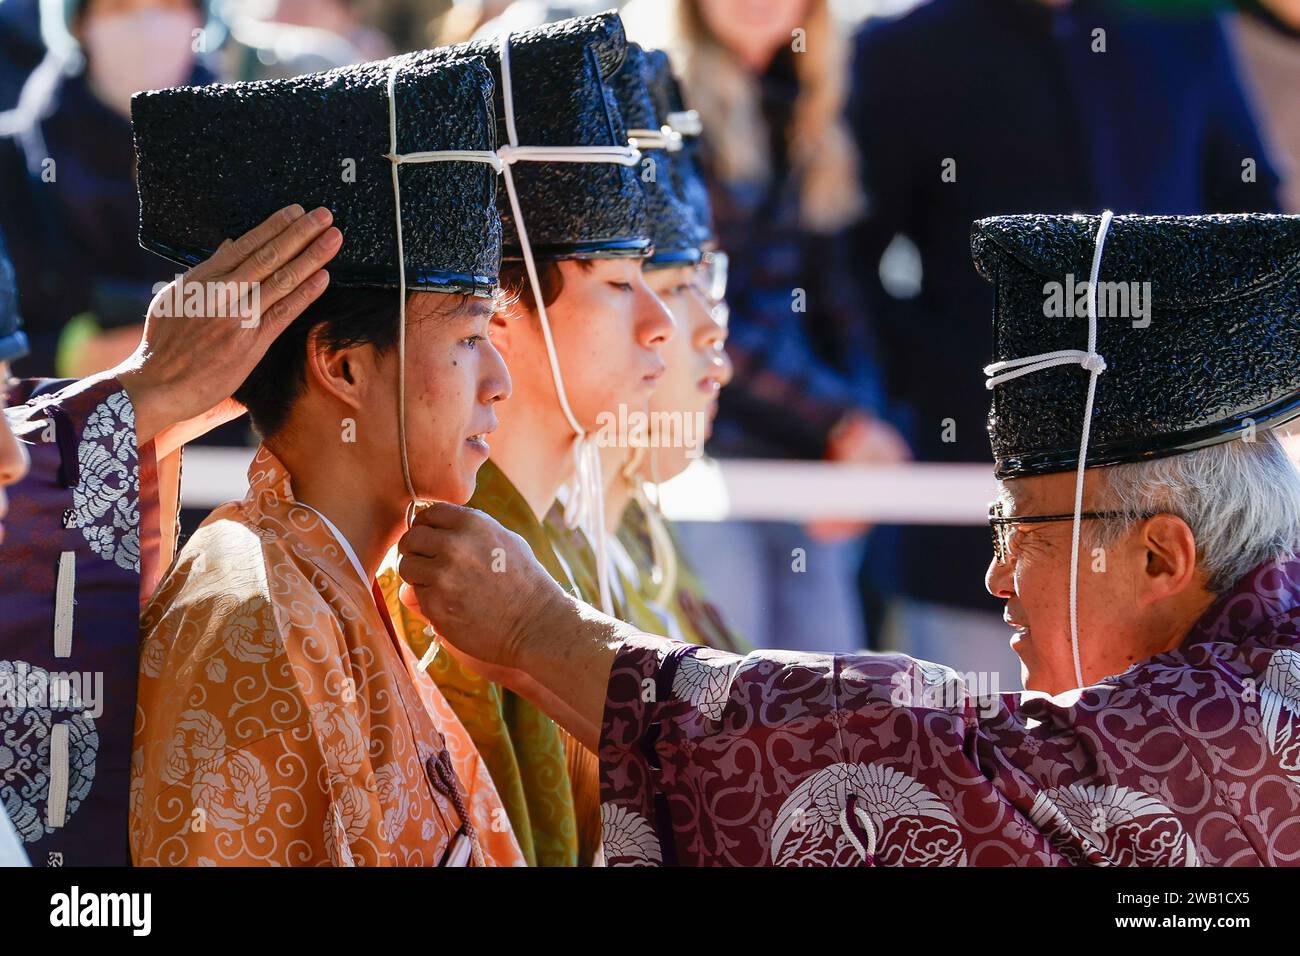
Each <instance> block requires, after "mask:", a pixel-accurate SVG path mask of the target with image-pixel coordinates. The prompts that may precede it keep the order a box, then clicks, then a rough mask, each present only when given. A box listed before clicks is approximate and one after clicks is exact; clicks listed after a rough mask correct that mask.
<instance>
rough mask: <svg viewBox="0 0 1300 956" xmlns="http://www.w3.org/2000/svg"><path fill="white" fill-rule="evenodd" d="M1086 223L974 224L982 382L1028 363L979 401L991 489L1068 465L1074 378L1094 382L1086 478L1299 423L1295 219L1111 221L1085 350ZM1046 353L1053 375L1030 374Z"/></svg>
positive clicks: (1092, 247)
mask: <svg viewBox="0 0 1300 956" xmlns="http://www.w3.org/2000/svg"><path fill="white" fill-rule="evenodd" d="M1101 224H1102V220H1101V218H1100V217H1097V216H1003V217H997V218H993V219H984V220H981V221H979V222H977V223H976V224H975V227H974V232H973V234H972V238H971V247H972V252H973V256H974V259H975V266H976V268H977V269H978V270H979V272H980V274H981V275H983V276H984V277H985V278H986V279H988V280H989V281H990V282H992V283H993V285H994V287H995V290H996V305H995V310H994V317H993V359H994V362H995V365H992V366H990V367H989V368H988V369H986V372H989V373H991V374H993V375H995V376H997V375H1000V374H1006V373H1005V371H1004V370H1005V369H1008V368H1012V370H1013V371H1015V369H1014V366H1016V365H1017V364H1018V363H1017V360H1022V359H1026V358H1028V357H1033V358H1035V359H1037V360H1038V361H1037V362H1035V363H1034V365H1035V366H1036V367H1035V368H1034V369H1033V370H1031V371H1029V373H1028V374H1021V375H1020V377H1016V378H1011V379H1010V380H1004V381H1000V382H998V383H997V384H996V385H994V387H993V403H992V407H991V410H990V412H989V424H988V429H989V437H990V440H991V442H992V445H993V455H994V458H995V460H996V463H997V464H996V474H997V477H998V478H1016V477H1023V476H1028V475H1041V474H1049V473H1052V472H1059V471H1069V470H1074V469H1075V468H1077V467H1078V461H1079V448H1080V437H1081V432H1082V427H1083V423H1084V415H1085V405H1086V398H1087V392H1088V387H1089V380H1090V378H1092V374H1091V372H1090V371H1088V370H1087V369H1088V368H1089V367H1095V368H1097V369H1098V370H1099V373H1098V374H1097V375H1096V385H1095V395H1094V402H1093V408H1092V415H1091V421H1090V429H1089V442H1088V451H1087V458H1086V466H1087V467H1095V466H1100V465H1113V464H1119V463H1121V462H1135V461H1144V460H1147V459H1152V458H1160V457H1164V456H1167V455H1175V454H1180V453H1182V452H1187V451H1192V450H1194V449H1197V448H1202V447H1205V446H1207V445H1213V444H1216V443H1219V442H1224V441H1229V440H1231V439H1233V438H1235V437H1238V436H1239V435H1241V434H1242V433H1243V432H1246V431H1247V430H1248V429H1263V428H1267V427H1271V426H1274V425H1280V424H1282V423H1284V422H1287V421H1289V420H1291V419H1293V418H1295V417H1297V416H1298V415H1300V216H1272V215H1233V216H1186V217H1184V216H1116V217H1114V219H1113V220H1111V221H1110V222H1109V229H1108V230H1107V231H1105V233H1104V242H1103V243H1100V245H1101V250H1100V261H1099V274H1098V281H1097V296H1096V316H1097V318H1096V342H1095V348H1094V349H1091V350H1090V349H1089V348H1088V326H1089V322H1088V308H1087V286H1086V285H1085V284H1086V283H1087V282H1088V280H1089V276H1090V270H1091V267H1092V263H1093V259H1094V256H1095V255H1096V254H1097V246H1098V245H1099V243H1098V242H1097V238H1098V232H1099V227H1100V226H1101ZM1094 353H1095V356H1100V362H1098V361H1096V360H1095V359H1094V358H1092V357H1089V356H1092V355H1093V354H1094ZM1053 355H1057V357H1058V358H1059V359H1060V360H1061V361H1064V363H1065V364H1059V365H1054V366H1048V367H1045V366H1044V365H1043V363H1044V362H1051V361H1053V359H1052V358H1051V356H1053ZM1081 357H1082V358H1081ZM1084 360H1086V362H1085V364H1084V365H1083V367H1081V364H1080V362H1081V361H1084ZM996 363H1002V364H996ZM1103 365H1104V370H1102V369H1103ZM1023 367H1024V366H1021V368H1022V369H1023ZM990 381H992V379H990Z"/></svg>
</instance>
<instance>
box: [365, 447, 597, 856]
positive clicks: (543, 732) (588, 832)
mask: <svg viewBox="0 0 1300 956" xmlns="http://www.w3.org/2000/svg"><path fill="white" fill-rule="evenodd" d="M469 504H470V506H471V507H473V508H478V509H479V510H480V511H483V512H485V513H487V514H490V515H491V516H492V517H493V518H495V519H496V520H497V521H499V522H500V523H501V524H502V525H504V526H505V527H507V528H509V529H510V530H511V531H513V532H515V533H516V534H518V535H519V536H520V537H522V538H523V539H524V540H525V541H527V542H528V545H529V547H530V548H532V550H533V554H534V555H535V556H536V557H537V560H538V561H540V562H541V564H542V566H543V567H544V568H546V570H547V571H549V572H550V574H551V576H552V577H553V578H555V580H556V581H558V582H559V583H560V585H561V586H563V587H564V588H566V589H568V590H569V591H570V592H571V593H573V594H574V595H576V596H577V597H579V598H581V599H582V600H584V601H588V602H590V601H592V600H593V598H594V597H595V595H593V594H592V593H591V592H590V591H588V590H584V589H583V588H582V587H581V586H580V585H581V583H582V582H583V581H584V580H585V581H587V582H588V586H590V582H592V581H594V578H591V577H589V576H588V575H589V572H587V571H586V570H585V569H579V572H578V578H579V580H577V581H575V578H574V574H573V573H572V572H571V570H570V568H569V567H567V566H566V563H565V562H564V561H563V560H561V559H560V558H559V557H558V556H557V555H556V553H555V550H554V549H553V548H552V546H551V543H550V540H549V539H548V537H547V534H546V532H545V530H544V529H543V527H542V524H541V522H540V521H538V519H537V517H536V515H534V514H533V511H532V508H531V507H530V506H529V505H528V502H527V501H525V500H524V497H523V496H522V495H521V494H520V493H519V491H518V490H517V489H516V488H515V486H514V485H513V484H512V483H511V482H510V480H509V479H508V478H507V477H506V476H505V474H504V473H503V472H502V471H501V469H500V468H498V467H497V466H496V465H495V464H494V463H493V462H491V461H488V462H486V463H485V464H484V465H483V467H482V468H481V469H479V474H478V483H477V487H476V489H475V492H474V497H473V498H471V499H470V502H469ZM400 584H401V582H400V580H399V579H398V577H397V573H396V570H395V569H394V568H393V567H391V566H389V567H385V568H384V569H383V570H382V571H381V573H380V576H379V586H380V589H381V590H382V591H383V593H384V598H385V601H386V602H387V605H388V608H389V612H390V614H391V615H392V617H393V621H394V623H395V625H396V627H397V628H398V630H399V631H400V632H401V633H402V635H403V636H404V637H405V639H406V641H407V642H408V643H409V644H410V645H411V649H412V650H413V651H414V652H415V653H416V655H417V656H423V654H424V652H425V651H426V650H427V649H428V645H429V639H428V638H426V637H425V636H424V627H425V622H424V620H423V619H422V618H421V617H420V616H419V615H418V614H417V613H416V612H414V611H411V610H410V609H409V608H407V607H406V606H405V605H404V604H402V603H401V601H400V600H399V599H398V590H399V587H400ZM428 672H429V674H430V676H432V677H433V679H434V681H435V683H436V684H437V685H438V688H439V690H441V691H442V693H443V696H444V697H446V699H447V701H448V702H449V703H450V704H451V706H452V709H453V710H455V712H456V716H457V717H459V718H460V721H461V723H462V724H464V726H465V729H466V730H468V731H469V734H470V737H471V738H473V740H474V744H475V746H477V747H478V750H479V753H480V754H481V755H482V758H483V761H484V763H486V764H487V767H488V772H489V773H490V774H491V777H492V781H493V783H494V784H495V785H496V788H497V793H498V794H499V795H500V798H501V801H502V803H503V804H504V805H505V808H506V814H507V815H508V816H509V818H510V823H511V826H512V828H513V829H514V832H515V836H516V838H517V839H518V841H519V846H520V848H521V849H522V850H523V853H524V857H525V859H527V860H528V862H529V863H530V864H533V865H538V866H576V865H588V864H590V863H591V862H592V861H593V859H594V858H595V856H596V854H597V852H598V850H599V848H600V792H599V783H598V779H597V774H598V766H597V761H596V757H595V755H594V754H592V753H591V752H590V751H588V750H587V749H586V748H585V747H583V746H582V745H581V744H579V743H578V742H577V741H576V740H574V739H573V738H572V737H571V736H569V735H568V734H567V733H565V732H564V731H563V730H561V728H560V727H559V726H558V725H557V724H556V723H555V722H554V721H552V720H551V719H550V718H549V717H547V716H546V715H545V714H543V713H542V712H541V711H540V710H538V709H537V708H536V707H534V706H533V705H532V704H530V703H529V702H528V701H526V700H524V699H523V698H522V697H519V696H517V695H516V694H514V693H512V692H511V691H509V690H506V689H505V688H503V687H500V686H499V685H497V684H493V683H492V682H491V681H488V680H485V679H484V678H482V677H480V676H479V675H478V674H476V673H474V672H473V671H471V670H470V669H468V668H467V667H465V666H464V665H462V664H460V663H459V662H457V661H456V660H455V659H454V658H453V657H452V656H451V655H450V654H439V655H438V656H437V657H436V658H435V659H434V661H433V663H432V664H431V665H430V666H429V671H428Z"/></svg>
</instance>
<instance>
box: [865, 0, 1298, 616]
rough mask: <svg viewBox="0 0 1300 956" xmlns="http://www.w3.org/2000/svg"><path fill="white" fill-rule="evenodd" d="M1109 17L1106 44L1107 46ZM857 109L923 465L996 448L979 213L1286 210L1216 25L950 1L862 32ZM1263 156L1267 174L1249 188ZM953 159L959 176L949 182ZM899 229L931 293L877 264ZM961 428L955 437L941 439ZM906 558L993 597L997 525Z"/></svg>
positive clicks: (955, 535) (886, 340)
mask: <svg viewBox="0 0 1300 956" xmlns="http://www.w3.org/2000/svg"><path fill="white" fill-rule="evenodd" d="M1098 28H1100V29H1103V30H1104V31H1105V52H1104V53H1103V52H1093V51H1092V45H1093V43H1094V34H1093V31H1094V30H1095V29H1098ZM850 119H851V123H852V126H853V130H854V134H855V136H856V137H857V139H858V142H859V147H860V149H861V153H862V157H861V162H862V169H863V176H864V184H865V191H866V193H867V202H868V213H867V217H866V219H865V221H864V224H863V225H862V227H861V228H860V229H859V230H858V231H857V235H856V236H855V254H854V259H855V261H856V263H857V269H856V273H857V274H858V275H860V276H862V277H863V279H864V280H865V281H866V282H867V284H868V289H867V292H866V295H867V297H868V301H869V303H870V305H871V310H870V311H871V315H872V317H873V321H874V323H875V328H876V330H877V335H878V336H879V339H880V349H881V360H882V367H883V368H884V370H885V374H886V381H887V388H888V392H887V394H888V396H889V398H890V400H891V401H899V402H903V403H905V404H906V406H907V408H908V411H909V412H910V416H909V418H910V420H911V422H912V431H911V434H909V435H908V437H909V439H910V441H911V442H912V447H913V449H914V451H915V453H916V457H917V458H918V460H920V461H932V462H962V461H964V462H985V463H987V462H988V461H989V459H990V452H989V443H988V437H987V433H986V431H985V421H986V416H987V413H988V393H987V391H986V390H985V388H984V377H983V375H982V373H981V371H980V369H981V367H982V366H983V365H984V364H986V363H987V362H988V361H989V356H990V352H991V340H990V333H989V316H990V315H991V307H992V304H993V292H992V288H991V286H989V285H988V284H987V283H985V282H984V281H983V280H982V279H980V277H979V276H978V275H977V274H976V272H975V269H974V268H973V267H972V265H971V261H970V231H971V223H972V222H973V221H974V220H976V219H979V218H982V217H985V216H991V215H995V214H1006V213H1028V212H1038V213H1070V212H1093V213H1095V212H1097V211H1099V210H1101V209H1102V208H1110V209H1113V210H1114V211H1115V212H1116V213H1145V214H1161V213H1163V214H1197V213H1209V212H1247V211H1274V210H1276V208H1277V199H1276V190H1277V176H1276V175H1275V173H1274V171H1273V168H1272V166H1271V165H1270V163H1269V161H1268V159H1267V158H1266V157H1265V154H1264V148H1263V146H1262V145H1261V143H1260V139H1259V136H1258V134H1257V132H1256V129H1255V126H1254V123H1253V120H1252V118H1251V115H1250V110H1249V109H1248V107H1247V104H1246V102H1245V100H1244V98H1243V96H1242V93H1241V88H1240V86H1239V83H1238V79H1237V75H1236V71H1235V66H1234V64H1233V63H1232V62H1231V59H1230V56H1229V53H1228V49H1227V46H1226V43H1225V40H1224V35H1223V31H1222V29H1221V27H1220V25H1219V23H1218V22H1217V20H1215V19H1212V18H1208V17H1204V16H1198V17H1195V18H1189V19H1173V20H1159V21H1157V20H1152V19H1138V18H1136V17H1135V16H1132V15H1122V14H1118V13H1116V12H1115V11H1114V10H1113V9H1112V8H1109V7H1107V6H1106V5H1105V4H1103V3H1100V2H1096V0H1078V2H1075V3H1074V4H1072V5H1070V6H1065V7H1061V8H1051V7H1048V6H1046V5H1045V4H1041V3H1038V2H1034V0H933V2H931V3H929V4H927V5H925V6H923V7H920V8H918V9H916V10H914V11H912V12H911V13H910V14H908V15H906V16H904V17H901V18H899V19H894V20H880V21H871V22H868V23H867V24H866V25H865V26H864V27H863V29H862V30H861V32H860V33H859V35H858V37H857V39H856V49H855V66H854V95H853V98H852V102H851V104H850ZM1246 158H1250V159H1253V160H1255V161H1256V166H1257V169H1256V181H1255V182H1253V183H1247V182H1243V181H1242V161H1243V160H1244V159H1246ZM949 159H951V160H955V168H954V169H953V171H954V172H955V176H956V179H955V181H953V182H945V181H944V179H943V178H942V176H941V174H942V172H943V170H944V165H943V164H944V163H945V161H946V160H949ZM900 233H901V234H904V235H906V236H907V237H908V238H909V239H910V240H911V241H912V242H913V243H914V244H915V245H916V247H917V249H918V250H919V253H920V260H921V267H922V277H921V286H920V291H919V293H918V294H917V295H916V297H915V298H913V299H909V300H905V301H904V300H897V299H892V298H891V297H890V296H889V295H888V294H887V293H886V292H885V290H884V288H883V287H882V286H881V284H880V282H879V274H878V270H877V263H878V262H879V259H880V255H881V253H882V251H883V250H884V249H885V248H886V246H887V245H888V244H889V242H890V241H891V239H892V238H893V237H894V236H895V235H896V234H900ZM1086 279H1087V276H1081V277H1079V281H1086ZM1101 387H1103V388H1104V387H1105V379H1104V378H1103V379H1102V386H1101ZM946 420H951V421H952V423H953V424H954V425H955V438H956V440H955V441H944V437H945V436H944V428H945V423H946ZM891 557H892V561H891V563H892V564H893V565H894V567H895V568H896V573H897V574H898V575H899V576H900V578H901V580H900V581H899V582H898V586H899V587H900V589H901V591H902V592H903V593H904V594H906V595H907V596H909V597H912V598H914V599H917V600H921V601H927V602H932V603H938V604H945V605H952V606H964V607H973V608H984V609H988V610H990V611H991V610H993V609H994V607H995V602H994V601H993V600H992V599H991V598H990V597H989V595H988V594H987V593H986V592H985V591H984V588H983V584H982V582H983V576H984V570H985V568H986V567H987V565H988V561H989V540H988V532H987V531H986V530H984V529H979V528H944V527H909V528H905V529H901V530H900V532H899V540H898V554H897V555H894V556H891Z"/></svg>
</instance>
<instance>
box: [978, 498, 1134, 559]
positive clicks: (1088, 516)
mask: <svg viewBox="0 0 1300 956" xmlns="http://www.w3.org/2000/svg"><path fill="white" fill-rule="evenodd" d="M1079 517H1080V518H1081V519H1082V520H1084V521H1106V520H1108V519H1118V518H1122V519H1124V520H1128V521H1145V520H1146V519H1147V518H1152V517H1155V513H1154V512H1153V513H1150V514H1148V513H1142V514H1136V515H1135V514H1130V513H1129V512H1127V511H1085V512H1083V513H1082V514H1080V515H1079ZM1073 520H1074V515H1073V514H1068V515H1008V514H1006V513H1005V509H1004V507H1003V504H1002V502H1001V501H995V502H993V503H992V504H990V505H989V533H990V535H992V537H993V557H994V558H996V559H997V562H998V564H1006V563H1007V556H1008V555H1010V553H1011V531H1012V529H1013V528H1015V527H1016V526H1017V525H1022V524H1047V523H1048V522H1050V521H1073Z"/></svg>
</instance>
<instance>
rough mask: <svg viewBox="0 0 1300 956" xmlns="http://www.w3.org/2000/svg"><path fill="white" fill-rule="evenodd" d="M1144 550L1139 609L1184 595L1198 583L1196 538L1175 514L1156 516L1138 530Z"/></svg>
mask: <svg viewBox="0 0 1300 956" xmlns="http://www.w3.org/2000/svg"><path fill="white" fill-rule="evenodd" d="M1138 533H1139V535H1140V538H1139V542H1138V543H1139V545H1140V546H1141V547H1142V549H1143V550H1144V551H1145V558H1146V560H1145V565H1144V567H1143V568H1142V583H1141V590H1140V593H1139V595H1138V603H1139V605H1140V606H1149V605H1151V604H1155V603H1156V602H1158V601H1162V600H1164V599H1166V598H1170V597H1174V596H1176V595H1178V594H1181V593H1183V592H1184V591H1186V590H1187V589H1188V588H1190V587H1193V586H1195V585H1196V583H1197V569H1196V536H1195V535H1194V534H1193V533H1192V529H1191V528H1190V527H1188V525H1187V522H1186V521H1184V520H1183V519H1182V518H1180V517H1178V516H1177V515H1173V514H1158V515H1156V516H1155V517H1153V518H1148V519H1147V520H1146V521H1145V522H1143V524H1142V526H1141V528H1140V529H1139V532H1138Z"/></svg>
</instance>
